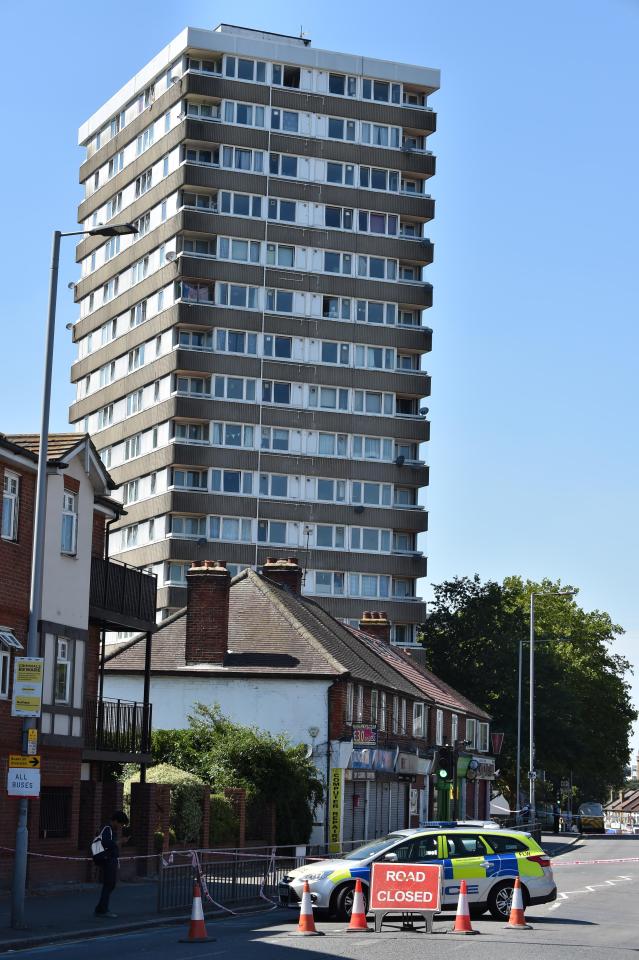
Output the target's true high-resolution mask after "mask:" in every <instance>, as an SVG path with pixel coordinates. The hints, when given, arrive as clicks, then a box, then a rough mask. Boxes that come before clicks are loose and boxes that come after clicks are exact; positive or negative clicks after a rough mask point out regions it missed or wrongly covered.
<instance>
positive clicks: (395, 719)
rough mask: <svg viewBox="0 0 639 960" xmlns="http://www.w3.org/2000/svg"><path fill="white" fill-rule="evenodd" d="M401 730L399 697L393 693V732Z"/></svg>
mask: <svg viewBox="0 0 639 960" xmlns="http://www.w3.org/2000/svg"><path fill="white" fill-rule="evenodd" d="M398 730H399V697H398V696H397V694H396V693H394V694H393V712H392V714H391V733H397V731H398Z"/></svg>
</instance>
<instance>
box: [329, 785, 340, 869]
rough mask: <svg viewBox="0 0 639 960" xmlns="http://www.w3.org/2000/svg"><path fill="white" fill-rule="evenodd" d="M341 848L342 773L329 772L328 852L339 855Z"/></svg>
mask: <svg viewBox="0 0 639 960" xmlns="http://www.w3.org/2000/svg"><path fill="white" fill-rule="evenodd" d="M341 846H342V771H341V769H339V768H333V769H332V770H331V778H330V783H329V791H328V850H329V853H339V851H340V849H341Z"/></svg>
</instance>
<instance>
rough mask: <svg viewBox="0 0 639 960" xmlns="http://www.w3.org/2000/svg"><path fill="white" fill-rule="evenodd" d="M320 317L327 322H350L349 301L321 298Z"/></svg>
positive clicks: (339, 298)
mask: <svg viewBox="0 0 639 960" xmlns="http://www.w3.org/2000/svg"><path fill="white" fill-rule="evenodd" d="M322 316H323V317H325V318H327V319H329V320H350V319H351V301H350V300H347V299H346V298H345V297H323V298H322Z"/></svg>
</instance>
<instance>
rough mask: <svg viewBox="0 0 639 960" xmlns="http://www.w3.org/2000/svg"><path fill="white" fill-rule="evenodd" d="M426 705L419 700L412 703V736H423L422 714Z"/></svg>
mask: <svg viewBox="0 0 639 960" xmlns="http://www.w3.org/2000/svg"><path fill="white" fill-rule="evenodd" d="M425 712H426V705H425V704H424V703H421V701H419V700H414V701H413V736H414V737H423V736H424V714H425Z"/></svg>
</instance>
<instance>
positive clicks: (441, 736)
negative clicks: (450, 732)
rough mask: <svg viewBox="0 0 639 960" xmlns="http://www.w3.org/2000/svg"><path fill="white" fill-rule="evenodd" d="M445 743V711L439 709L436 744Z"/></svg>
mask: <svg viewBox="0 0 639 960" xmlns="http://www.w3.org/2000/svg"><path fill="white" fill-rule="evenodd" d="M443 744H444V711H443V710H437V712H436V714H435V746H437V747H441V746H443Z"/></svg>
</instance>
